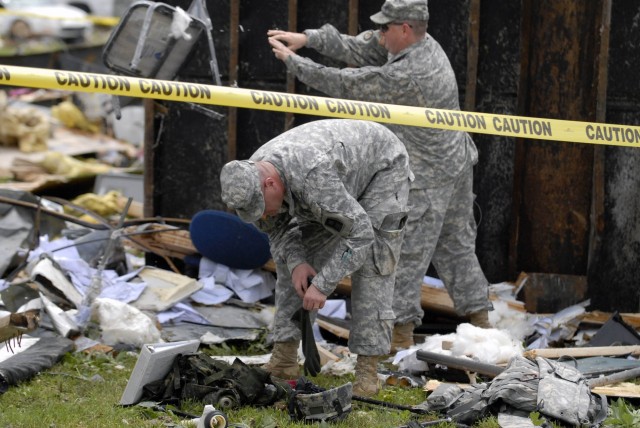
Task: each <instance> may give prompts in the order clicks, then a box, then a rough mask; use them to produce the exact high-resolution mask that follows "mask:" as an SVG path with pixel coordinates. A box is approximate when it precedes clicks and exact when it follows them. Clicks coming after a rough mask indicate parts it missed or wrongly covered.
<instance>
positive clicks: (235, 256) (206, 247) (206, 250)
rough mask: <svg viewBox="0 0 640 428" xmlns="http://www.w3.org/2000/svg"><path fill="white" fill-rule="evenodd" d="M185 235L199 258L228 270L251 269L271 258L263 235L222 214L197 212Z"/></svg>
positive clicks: (249, 225) (256, 229)
mask: <svg viewBox="0 0 640 428" xmlns="http://www.w3.org/2000/svg"><path fill="white" fill-rule="evenodd" d="M189 233H190V234H191V241H192V242H193V245H194V246H195V247H196V249H197V250H198V252H199V253H200V254H202V255H203V256H205V257H206V258H208V259H209V260H212V261H214V262H217V263H222V264H223V265H226V266H229V267H231V268H235V269H255V268H259V267H261V266H263V265H264V264H265V263H266V262H267V261H268V260H269V259H270V258H271V253H270V251H269V237H268V236H267V234H266V233H264V232H262V231H260V229H258V228H257V227H256V226H254V225H253V224H250V223H245V222H244V221H242V220H241V219H240V218H239V217H238V216H236V215H233V214H229V213H227V212H224V211H216V210H205V211H200V212H198V213H197V214H196V215H195V216H193V219H192V220H191V225H190V226H189Z"/></svg>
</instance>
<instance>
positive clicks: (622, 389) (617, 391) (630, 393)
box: [591, 382, 640, 398]
mask: <svg viewBox="0 0 640 428" xmlns="http://www.w3.org/2000/svg"><path fill="white" fill-rule="evenodd" d="M591 392H593V393H594V394H602V395H606V396H607V397H625V398H640V385H637V384H635V383H631V382H620V383H618V384H615V385H607V386H598V387H595V388H592V389H591Z"/></svg>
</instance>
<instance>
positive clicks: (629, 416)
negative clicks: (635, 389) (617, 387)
mask: <svg viewBox="0 0 640 428" xmlns="http://www.w3.org/2000/svg"><path fill="white" fill-rule="evenodd" d="M604 425H605V426H606V427H624V428H635V427H638V426H640V410H634V409H632V408H631V407H630V406H629V405H628V404H627V402H626V401H625V400H623V399H621V398H619V399H618V400H616V401H614V402H611V403H610V404H609V417H608V418H607V420H606V421H605V424H604Z"/></svg>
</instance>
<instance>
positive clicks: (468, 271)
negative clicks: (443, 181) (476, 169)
mask: <svg viewBox="0 0 640 428" xmlns="http://www.w3.org/2000/svg"><path fill="white" fill-rule="evenodd" d="M474 199H475V195H474V193H473V168H472V167H469V168H466V169H465V170H463V171H462V172H461V173H460V175H459V176H458V177H457V179H456V180H455V181H454V182H453V183H451V184H449V185H446V186H443V187H439V188H433V189H411V192H410V194H409V209H410V211H409V220H408V222H407V226H406V231H405V239H404V242H403V244H402V253H401V255H400V263H399V264H398V268H397V275H396V284H395V290H394V301H393V310H394V312H395V314H396V323H397V324H406V323H409V322H413V323H414V324H416V325H420V324H421V323H422V317H423V316H424V311H423V310H422V306H421V304H420V297H421V288H422V283H423V278H424V275H425V272H426V271H427V269H428V267H429V263H430V262H432V263H433V265H434V267H435V268H436V270H437V272H438V276H439V277H440V279H441V280H442V281H443V282H444V285H445V287H446V289H447V291H448V293H449V296H450V297H451V300H453V304H454V308H455V310H456V312H457V313H458V314H460V315H465V314H470V313H472V312H477V311H481V310H491V309H493V306H492V304H491V302H490V300H489V289H488V286H489V282H488V281H487V279H486V277H485V276H484V273H483V272H482V268H481V267H480V263H479V262H478V258H477V257H476V254H475V240H476V222H475V219H474V217H473V201H474Z"/></svg>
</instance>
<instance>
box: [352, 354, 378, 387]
mask: <svg viewBox="0 0 640 428" xmlns="http://www.w3.org/2000/svg"><path fill="white" fill-rule="evenodd" d="M377 392H378V357H377V356H376V355H374V356H367V355H358V359H357V361H356V381H355V382H354V383H353V395H357V396H360V397H372V396H374V395H376V393H377Z"/></svg>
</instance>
